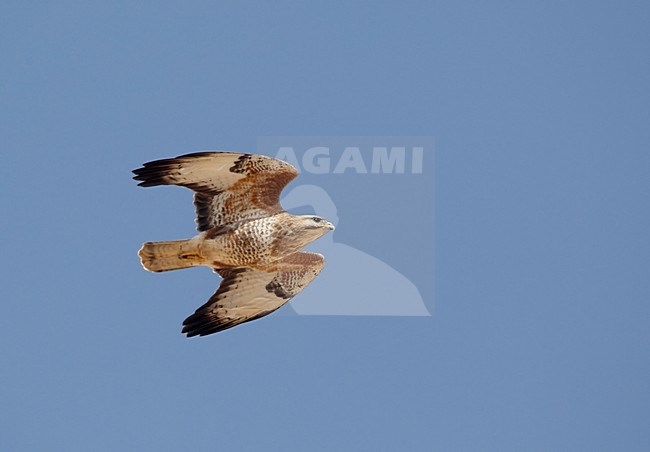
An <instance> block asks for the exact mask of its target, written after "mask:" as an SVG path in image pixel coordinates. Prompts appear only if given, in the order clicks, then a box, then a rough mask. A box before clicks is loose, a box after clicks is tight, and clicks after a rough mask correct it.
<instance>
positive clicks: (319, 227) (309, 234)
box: [297, 215, 334, 242]
mask: <svg viewBox="0 0 650 452" xmlns="http://www.w3.org/2000/svg"><path fill="white" fill-rule="evenodd" d="M297 220H298V223H299V226H300V230H301V232H302V234H301V235H303V236H306V237H305V238H308V240H309V241H310V242H311V241H313V240H316V239H317V238H319V237H322V236H323V235H325V234H326V233H328V232H329V231H333V230H334V225H333V224H332V223H330V222H329V221H327V220H325V219H324V218H321V217H319V216H315V215H300V216H298V218H297Z"/></svg>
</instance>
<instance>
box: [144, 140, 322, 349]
mask: <svg viewBox="0 0 650 452" xmlns="http://www.w3.org/2000/svg"><path fill="white" fill-rule="evenodd" d="M133 173H135V177H134V179H135V180H137V181H140V183H139V184H138V185H140V186H141V187H153V186H156V185H179V186H182V187H187V188H189V189H191V190H193V191H194V205H195V207H196V215H197V219H196V222H197V225H198V226H197V229H198V231H199V234H198V235H197V236H195V237H193V238H191V239H188V240H176V241H170V242H147V243H145V244H144V245H142V248H141V249H140V251H139V252H138V256H140V261H141V262H142V266H143V267H144V268H145V269H146V270H149V271H152V272H164V271H168V270H177V269H181V268H189V267H196V266H207V267H210V268H212V269H213V270H214V271H215V272H216V273H218V274H219V275H220V276H221V277H222V278H223V280H222V281H221V284H220V285H219V288H218V289H217V291H216V293H215V294H214V295H212V297H211V298H210V299H209V300H208V301H207V303H205V304H204V305H203V306H201V307H200V308H198V309H197V310H196V312H195V313H194V314H192V315H191V316H189V317H188V318H187V319H185V321H184V322H183V330H182V333H184V334H187V336H188V337H192V336H206V335H208V334H213V333H216V332H218V331H223V330H225V329H228V328H232V327H233V326H236V325H239V324H240V323H244V322H248V321H251V320H255V319H259V318H260V317H264V316H265V315H268V314H270V313H271V312H273V311H275V310H276V309H278V308H280V307H281V306H282V305H284V304H285V303H286V302H287V301H289V300H290V299H291V298H292V297H294V296H295V295H297V294H298V293H299V292H300V291H301V290H303V289H304V288H305V287H306V286H307V285H308V284H309V283H310V282H311V281H312V280H313V279H314V278H315V277H316V276H317V275H318V274H319V273H320V271H321V270H322V269H323V265H324V263H325V261H324V258H323V256H322V255H320V254H317V253H307V252H302V251H300V249H301V248H303V247H304V246H306V245H307V244H309V243H311V242H313V241H314V240H316V239H318V238H319V237H321V236H322V235H324V234H325V233H327V232H328V231H331V230H333V229H334V226H333V225H332V223H330V222H329V221H326V220H324V219H323V218H320V217H317V216H314V215H292V214H289V213H287V212H286V211H285V210H284V209H283V208H282V206H281V205H280V193H281V192H282V189H283V188H284V187H285V186H286V185H287V184H288V183H289V182H290V181H291V180H293V179H294V178H295V177H296V176H297V175H298V171H297V170H296V169H295V168H294V167H293V166H291V165H289V164H288V163H286V162H283V161H281V160H277V159H274V158H271V157H266V156H263V155H254V154H239V153H234V152H198V153H194V154H187V155H182V156H180V157H176V158H171V159H164V160H156V161H153V162H149V163H145V164H144V165H143V166H142V168H138V169H136V170H134V171H133Z"/></svg>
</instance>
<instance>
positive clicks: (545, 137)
mask: <svg viewBox="0 0 650 452" xmlns="http://www.w3.org/2000/svg"><path fill="white" fill-rule="evenodd" d="M648 23H650V7H648V5H647V3H644V2H614V1H611V2H569V3H567V2H563V3H560V2H544V1H537V2H518V1H509V2H456V1H450V2H394V3H386V2H352V3H345V4H339V5H334V4H332V3H331V2H322V3H309V4H307V3H298V2H282V3H279V4H272V3H271V2H268V3H266V2H258V3H240V2H226V3H217V2H198V1H197V2H171V1H167V2H22V1H13V0H11V1H3V2H2V5H1V6H0V51H1V55H0V57H1V60H0V61H1V62H0V64H1V68H0V102H1V112H0V114H1V117H0V146H1V157H2V159H1V164H0V176H1V177H0V184H1V187H0V189H1V193H2V195H1V198H0V199H1V205H0V208H1V211H2V215H1V216H0V225H1V228H2V256H3V259H1V260H0V265H1V266H2V268H1V271H2V275H3V276H2V284H1V285H0V299H1V313H0V344H1V345H0V360H1V364H0V366H1V367H0V375H1V385H0V430H1V432H0V433H1V434H0V449H2V450H56V449H65V450H119V449H138V450H181V449H191V450H217V449H218V450H238V449H239V450H255V449H263V450H288V449H294V450H324V451H330V450H499V451H503V450H638V451H641V450H648V449H650V328H649V325H650V278H649V277H648V276H649V275H648V270H649V268H648V263H649V257H650V253H649V251H650V249H649V248H650V240H649V238H648V237H649V235H648V231H650V215H649V214H648V209H649V206H650V183H649V181H648V178H649V172H650V153H649V151H650V150H649V149H648V147H649V144H650V127H649V123H650V121H649V119H650V118H649V106H650V102H649V98H648V97H649V89H648V80H649V79H650V59H649V58H648V55H650V48H649V47H650V29H649V28H648ZM268 135H289V136H291V135H326V136H329V135H331V136H339V135H370V136H372V135H398V136H402V135H407V136H408V135H432V136H434V137H435V139H436V197H435V209H436V211H435V212H436V231H435V240H436V252H435V260H436V270H435V275H432V277H435V280H436V300H435V311H434V313H433V316H432V317H426V318H393V317H390V318H380V317H304V316H284V317H283V316H273V317H270V318H267V319H263V320H260V321H257V322H255V323H252V324H249V325H246V326H242V327H240V328H237V329H234V330H232V331H230V332H227V333H223V334H219V335H216V336H212V337H209V338H204V339H201V340H188V339H186V338H185V337H184V336H182V335H181V334H180V332H179V329H180V322H181V321H182V319H184V318H185V316H186V315H187V314H188V312H191V311H192V310H193V309H194V308H195V307H196V306H197V305H198V304H200V303H202V302H203V300H204V299H205V298H206V296H208V295H209V294H211V293H212V291H213V290H214V286H215V284H216V281H217V280H216V279H215V278H213V277H212V276H211V274H210V272H209V270H207V269H197V270H195V271H186V272H174V273H167V274H164V275H152V274H148V273H146V272H144V271H143V270H142V269H141V267H140V264H139V262H138V260H137V257H136V255H135V253H136V251H137V249H138V248H139V246H140V244H141V243H142V242H143V241H146V240H150V239H154V238H170V239H173V238H182V237H185V236H189V235H191V234H192V232H193V223H192V214H193V208H192V205H191V203H190V199H191V196H190V194H189V193H188V192H186V191H183V190H180V189H177V190H172V189H168V190H149V191H145V190H141V189H138V188H136V187H135V183H134V182H133V181H131V180H130V177H131V174H130V170H131V169H133V168H135V167H137V166H138V165H140V164H141V163H142V162H145V161H147V160H152V159H156V158H161V157H168V156H173V155H177V154H181V153H185V152H192V151H196V150H202V149H219V148H220V149H230V150H253V149H255V146H256V143H257V137H258V136H268ZM432 202H434V200H432ZM386 214H387V215H389V214H390V211H389V210H388V209H387V212H386ZM413 220H414V221H417V219H413ZM387 246H389V245H387ZM377 284H381V281H377ZM341 296H345V294H341Z"/></svg>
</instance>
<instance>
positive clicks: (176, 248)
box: [138, 240, 204, 272]
mask: <svg viewBox="0 0 650 452" xmlns="http://www.w3.org/2000/svg"><path fill="white" fill-rule="evenodd" d="M138 256H140V262H141V263H142V266H143V267H144V269H145V270H149V271H150V272H166V271H169V270H179V269H181V268H190V267H196V266H198V265H202V264H203V263H204V260H203V258H201V256H200V255H199V253H198V251H197V249H196V246H195V244H194V243H192V241H191V240H173V241H170V242H147V243H145V244H143V245H142V248H140V251H138Z"/></svg>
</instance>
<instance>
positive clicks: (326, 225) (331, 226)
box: [325, 221, 336, 231]
mask: <svg viewBox="0 0 650 452" xmlns="http://www.w3.org/2000/svg"><path fill="white" fill-rule="evenodd" d="M325 227H326V228H327V229H329V230H330V231H333V230H334V229H336V228H335V227H334V225H333V224H332V223H330V222H329V221H328V222H327V223H326V224H325Z"/></svg>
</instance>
